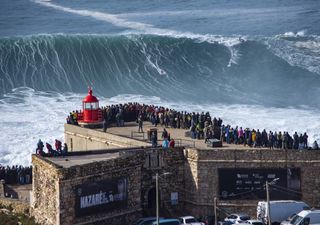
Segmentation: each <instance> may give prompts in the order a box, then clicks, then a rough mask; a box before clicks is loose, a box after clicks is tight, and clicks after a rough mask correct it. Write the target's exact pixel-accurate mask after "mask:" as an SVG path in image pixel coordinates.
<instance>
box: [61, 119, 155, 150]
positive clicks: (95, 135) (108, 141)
mask: <svg viewBox="0 0 320 225" xmlns="http://www.w3.org/2000/svg"><path fill="white" fill-rule="evenodd" d="M64 135H65V142H66V143H67V145H68V147H69V151H86V150H100V149H114V148H125V147H141V146H145V147H147V146H151V144H149V143H146V142H144V141H138V140H134V139H131V138H126V137H120V136H118V135H114V134H111V133H104V132H101V131H98V130H94V129H87V128H82V127H80V126H75V125H70V124H65V125H64Z"/></svg>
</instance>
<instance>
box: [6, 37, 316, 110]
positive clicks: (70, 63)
mask: <svg viewBox="0 0 320 225" xmlns="http://www.w3.org/2000/svg"><path fill="white" fill-rule="evenodd" d="M319 52H320V40H319V38H318V37H314V36H309V37H307V36H305V35H294V34H293V35H289V33H286V34H285V35H279V36H275V37H270V38H267V37H264V38H262V37H259V38H258V37H256V38H247V37H246V38H241V37H240V38H239V37H221V36H212V35H210V36H207V35H203V36H190V37H173V36H161V35H160V36H159V35H146V34H127V35H114V36H112V35H93V34H91V35H66V34H54V35H49V34H48V35H35V36H22V37H6V38H1V39H0V60H1V61H0V94H1V95H4V94H6V93H8V92H11V90H12V89H14V88H17V87H29V88H33V89H35V90H38V91H55V92H61V93H63V92H74V93H83V92H86V91H87V86H88V85H92V86H93V87H94V89H95V93H97V94H99V95H102V96H105V97H110V96H115V95H118V94H124V93H125V94H135V95H139V94H143V95H149V96H159V97H161V98H162V99H167V100H173V99H175V100H180V101H181V100H182V101H190V102H198V101H202V102H220V103H231V104H261V105H273V106H284V107H289V106H296V105H308V106H313V107H319V106H320V101H319V95H318V93H319V90H320V89H319V87H318V85H317V84H319V81H320V76H319V74H320V63H319V62H320V57H319Z"/></svg>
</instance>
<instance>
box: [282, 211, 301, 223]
mask: <svg viewBox="0 0 320 225" xmlns="http://www.w3.org/2000/svg"><path fill="white" fill-rule="evenodd" d="M297 216H298V215H297V214H296V213H293V214H292V215H291V216H289V217H288V218H287V219H286V220H284V221H282V222H281V223H280V225H291V224H292V221H293V219H294V218H295V217H297Z"/></svg>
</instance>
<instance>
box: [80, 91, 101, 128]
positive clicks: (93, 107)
mask: <svg viewBox="0 0 320 225" xmlns="http://www.w3.org/2000/svg"><path fill="white" fill-rule="evenodd" d="M81 114H82V115H81V116H80V118H81V119H80V118H79V119H80V120H79V124H80V125H84V126H86V125H87V126H90V125H100V124H101V122H102V111H101V109H100V108H99V100H98V99H97V97H95V96H94V95H92V89H91V88H89V91H88V95H87V96H86V97H85V98H84V99H83V101H82V113H81Z"/></svg>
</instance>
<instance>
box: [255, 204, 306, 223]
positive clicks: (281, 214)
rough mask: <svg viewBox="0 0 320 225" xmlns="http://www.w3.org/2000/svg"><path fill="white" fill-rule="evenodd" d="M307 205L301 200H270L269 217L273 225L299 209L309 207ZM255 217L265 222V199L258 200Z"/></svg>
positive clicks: (266, 215)
mask: <svg viewBox="0 0 320 225" xmlns="http://www.w3.org/2000/svg"><path fill="white" fill-rule="evenodd" d="M309 208H310V207H309V205H307V204H306V203H305V202H302V201H294V200H279V201H270V217H271V223H272V224H273V225H278V224H280V223H281V222H282V221H283V220H285V219H287V218H288V216H290V215H292V214H293V213H299V212H300V211H301V210H304V209H309ZM257 218H258V219H259V220H262V221H264V223H267V222H268V220H267V218H268V204H267V202H266V201H260V202H258V206H257Z"/></svg>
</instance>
